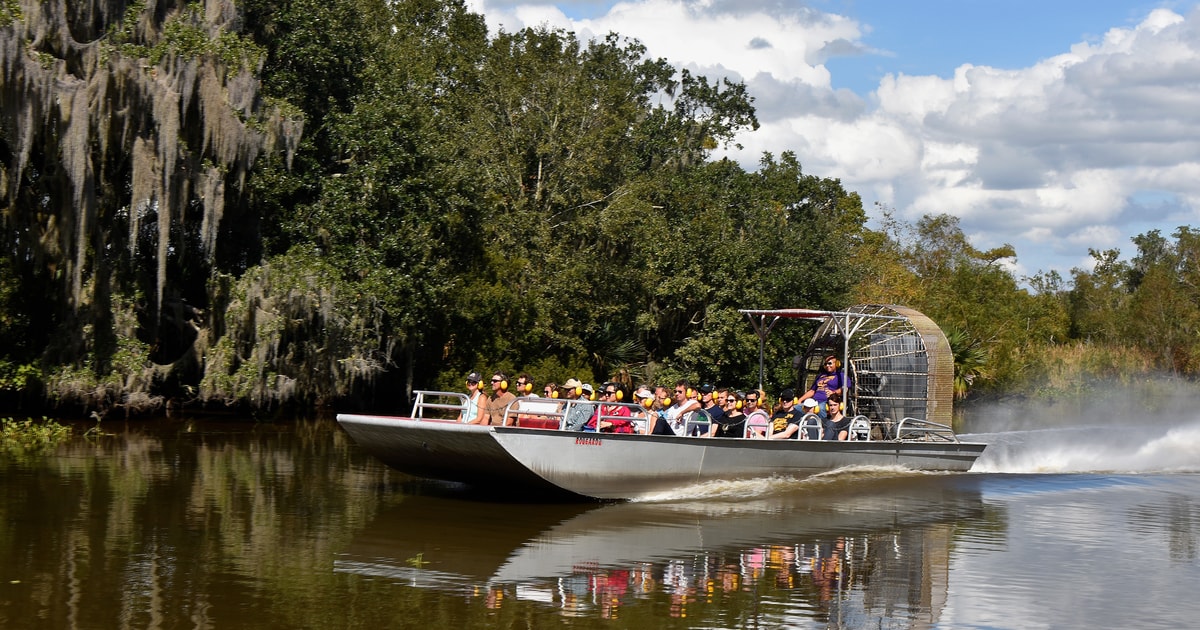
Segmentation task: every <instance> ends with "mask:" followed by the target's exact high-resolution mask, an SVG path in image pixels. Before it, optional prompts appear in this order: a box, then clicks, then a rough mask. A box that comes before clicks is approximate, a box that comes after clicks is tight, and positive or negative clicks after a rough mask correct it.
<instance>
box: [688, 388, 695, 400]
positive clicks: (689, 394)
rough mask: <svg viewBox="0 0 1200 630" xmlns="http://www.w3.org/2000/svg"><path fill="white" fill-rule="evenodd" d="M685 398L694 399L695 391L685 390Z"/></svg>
mask: <svg viewBox="0 0 1200 630" xmlns="http://www.w3.org/2000/svg"><path fill="white" fill-rule="evenodd" d="M687 397H688V398H695V397H696V390H694V389H692V388H691V387H689V388H687Z"/></svg>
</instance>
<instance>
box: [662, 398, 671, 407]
mask: <svg viewBox="0 0 1200 630" xmlns="http://www.w3.org/2000/svg"><path fill="white" fill-rule="evenodd" d="M661 402H662V406H664V407H670V406H671V399H670V398H663V399H662V400H661Z"/></svg>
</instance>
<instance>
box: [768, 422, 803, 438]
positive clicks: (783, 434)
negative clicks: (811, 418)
mask: <svg viewBox="0 0 1200 630" xmlns="http://www.w3.org/2000/svg"><path fill="white" fill-rule="evenodd" d="M799 428H800V425H798V424H793V423H790V422H789V423H788V425H787V428H786V429H784V430H782V431H780V432H779V433H772V434H771V435H768V436H767V437H768V438H771V439H772V440H786V439H788V438H790V437H792V436H793V435H795V434H796V431H797V430H799Z"/></svg>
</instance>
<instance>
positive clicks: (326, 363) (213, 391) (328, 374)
mask: <svg viewBox="0 0 1200 630" xmlns="http://www.w3.org/2000/svg"><path fill="white" fill-rule="evenodd" d="M214 284H217V285H220V286H214V287H213V290H212V294H213V295H215V296H222V297H221V303H220V304H216V305H214V306H215V308H214V309H213V310H212V314H211V316H212V321H211V323H210V325H209V326H208V327H207V330H209V331H211V332H212V333H213V336H211V337H209V341H208V342H207V343H206V344H205V345H204V346H203V353H204V360H205V375H204V380H203V382H202V383H201V386H200V399H201V400H203V401H205V402H220V403H224V404H231V403H233V402H234V401H248V402H250V404H252V405H253V406H255V407H258V408H264V407H272V406H277V405H280V404H284V403H288V402H292V401H293V400H294V399H296V398H297V397H298V396H302V398H303V399H302V400H298V401H297V402H305V403H312V404H320V403H322V402H323V401H327V400H331V399H334V398H337V397H343V396H346V395H348V394H349V393H350V392H351V391H353V388H354V387H355V386H356V385H359V384H370V383H371V382H373V380H374V379H375V378H376V377H377V376H378V375H379V374H380V373H382V372H383V370H384V368H385V364H384V361H385V359H384V358H383V357H384V356H386V355H387V354H390V349H389V350H387V351H386V352H382V351H381V350H380V349H381V348H386V347H387V345H388V341H387V340H386V339H385V334H384V315H383V309H382V308H381V307H380V305H379V304H378V303H377V302H376V300H375V299H374V298H372V297H371V296H369V295H364V294H363V292H362V291H360V290H356V289H355V287H353V286H352V285H348V284H346V283H345V281H344V280H342V274H341V273H340V272H338V270H336V269H334V268H333V267H332V266H331V265H329V264H328V263H326V262H324V261H322V260H321V259H320V258H318V257H317V256H315V255H308V254H305V253H303V252H300V251H296V252H291V253H289V254H287V255H284V256H280V257H277V258H275V259H272V260H271V261H270V262H269V263H267V264H264V265H262V266H260V267H256V268H254V269H251V270H250V271H249V272H247V273H246V274H245V275H243V276H242V277H241V278H239V279H237V280H234V279H233V278H229V277H219V278H215V279H214ZM208 344H211V345H208Z"/></svg>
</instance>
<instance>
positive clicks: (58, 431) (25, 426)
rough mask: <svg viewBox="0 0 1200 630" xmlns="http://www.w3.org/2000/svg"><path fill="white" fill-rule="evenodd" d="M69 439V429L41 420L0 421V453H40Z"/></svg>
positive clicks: (51, 421) (10, 419) (5, 419)
mask: <svg viewBox="0 0 1200 630" xmlns="http://www.w3.org/2000/svg"><path fill="white" fill-rule="evenodd" d="M69 439H71V427H68V426H63V425H61V424H59V423H57V422H55V421H53V420H49V419H46V418H43V419H42V421H41V422H34V421H33V420H32V419H28V420H25V421H24V422H18V421H17V420H14V419H12V418H4V419H3V420H0V452H2V453H8V454H10V455H23V454H27V453H42V452H46V451H49V450H50V449H52V448H54V447H56V446H58V445H59V444H62V443H63V442H65V441H67V440H69Z"/></svg>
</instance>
